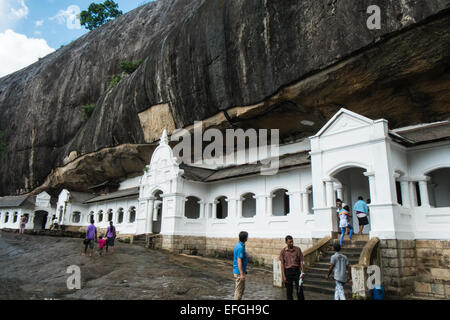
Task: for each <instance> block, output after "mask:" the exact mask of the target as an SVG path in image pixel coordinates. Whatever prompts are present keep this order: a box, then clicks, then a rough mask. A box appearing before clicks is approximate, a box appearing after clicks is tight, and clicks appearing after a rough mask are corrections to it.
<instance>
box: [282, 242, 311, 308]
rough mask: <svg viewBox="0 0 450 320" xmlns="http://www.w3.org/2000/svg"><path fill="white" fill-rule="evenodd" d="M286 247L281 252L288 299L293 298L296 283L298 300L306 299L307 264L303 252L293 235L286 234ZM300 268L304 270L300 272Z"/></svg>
mask: <svg viewBox="0 0 450 320" xmlns="http://www.w3.org/2000/svg"><path fill="white" fill-rule="evenodd" d="M285 241H286V247H284V248H283V249H282V250H281V252H280V261H281V273H282V276H283V282H284V284H285V286H286V296H287V299H288V300H293V285H294V284H295V288H296V292H297V298H298V300H304V299H305V297H304V295H303V286H302V282H303V277H304V274H305V266H304V264H303V254H302V250H301V249H300V248H299V247H296V246H294V239H293V238H292V236H286V238H285ZM300 270H301V271H302V272H301V274H300Z"/></svg>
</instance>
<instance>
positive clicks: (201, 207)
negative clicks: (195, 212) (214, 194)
mask: <svg viewBox="0 0 450 320" xmlns="http://www.w3.org/2000/svg"><path fill="white" fill-rule="evenodd" d="M197 203H198V204H199V206H200V214H199V219H204V218H205V216H206V214H205V211H206V210H205V202H204V201H203V200H200V201H198V202H197Z"/></svg>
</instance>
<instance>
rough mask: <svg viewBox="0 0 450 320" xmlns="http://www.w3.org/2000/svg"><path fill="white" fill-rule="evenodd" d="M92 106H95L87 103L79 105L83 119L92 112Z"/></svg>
mask: <svg viewBox="0 0 450 320" xmlns="http://www.w3.org/2000/svg"><path fill="white" fill-rule="evenodd" d="M94 108H95V104H93V103H92V104H88V105H86V106H82V107H81V112H82V114H83V118H84V119H85V120H87V119H89V117H90V116H91V115H92V113H93V112H94Z"/></svg>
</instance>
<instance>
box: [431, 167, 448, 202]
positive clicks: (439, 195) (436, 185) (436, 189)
mask: <svg viewBox="0 0 450 320" xmlns="http://www.w3.org/2000/svg"><path fill="white" fill-rule="evenodd" d="M427 175H428V176H429V177H430V182H429V183H428V189H429V190H428V194H429V201H430V205H431V206H432V207H435V208H448V207H450V168H440V169H436V170H433V171H431V172H429V173H427Z"/></svg>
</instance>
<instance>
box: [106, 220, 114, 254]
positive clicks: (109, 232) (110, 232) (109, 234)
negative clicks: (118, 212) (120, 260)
mask: <svg viewBox="0 0 450 320" xmlns="http://www.w3.org/2000/svg"><path fill="white" fill-rule="evenodd" d="M106 238H107V239H106V253H108V249H109V247H111V254H114V240H115V239H116V227H114V225H113V222H112V221H110V222H109V227H108V229H106Z"/></svg>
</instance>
